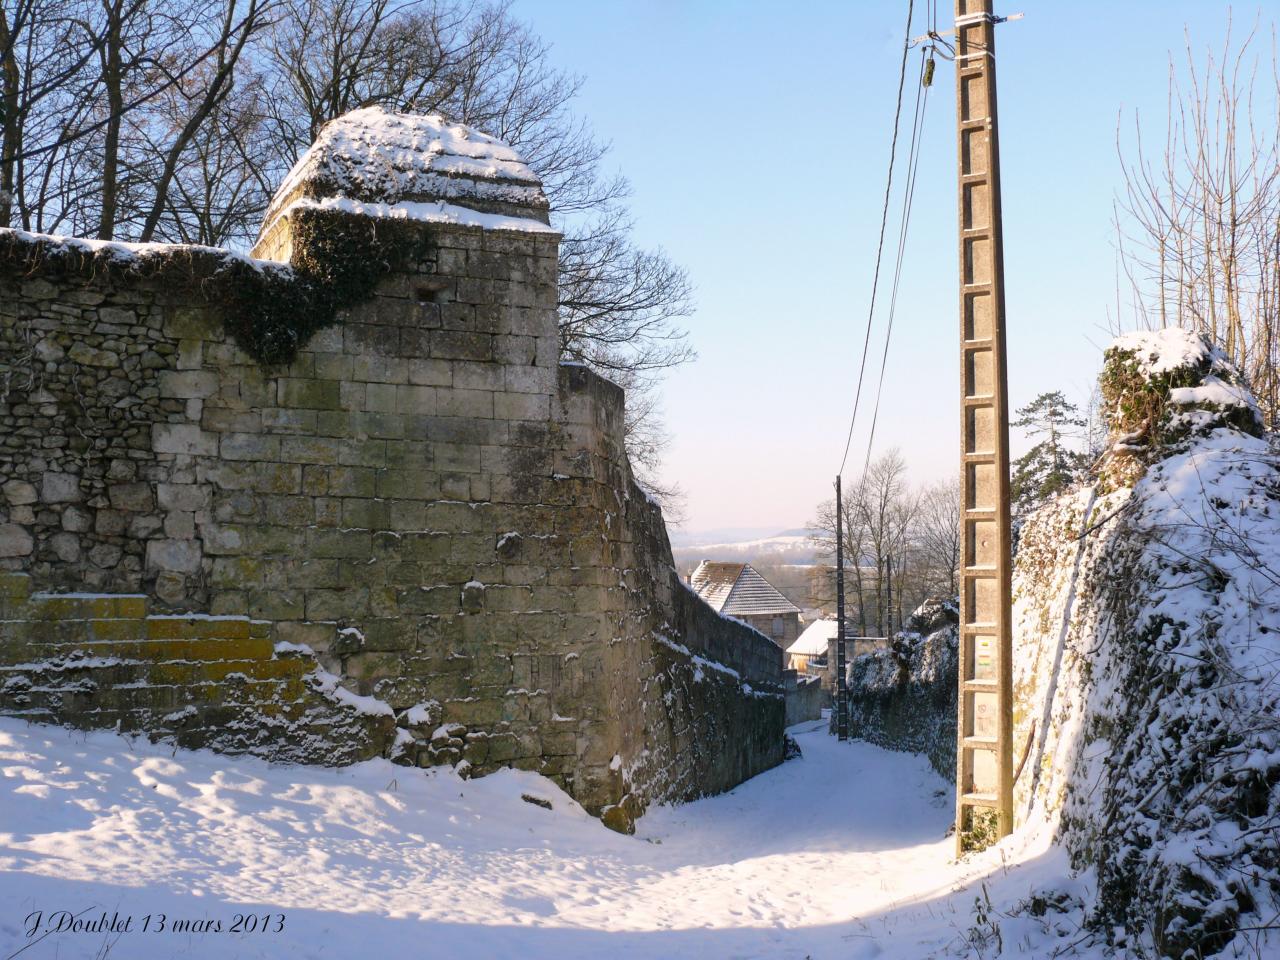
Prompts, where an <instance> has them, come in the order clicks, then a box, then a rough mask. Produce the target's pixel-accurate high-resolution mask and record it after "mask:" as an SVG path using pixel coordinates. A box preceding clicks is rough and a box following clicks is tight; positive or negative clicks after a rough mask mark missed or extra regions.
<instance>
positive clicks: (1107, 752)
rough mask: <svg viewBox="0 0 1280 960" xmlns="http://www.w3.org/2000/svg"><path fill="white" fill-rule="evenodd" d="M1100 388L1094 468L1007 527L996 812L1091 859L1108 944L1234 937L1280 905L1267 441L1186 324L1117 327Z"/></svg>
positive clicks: (1092, 914)
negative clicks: (1018, 771)
mask: <svg viewBox="0 0 1280 960" xmlns="http://www.w3.org/2000/svg"><path fill="white" fill-rule="evenodd" d="M1102 388H1103V399H1104V403H1105V404H1106V407H1107V413H1108V416H1109V419H1110V422H1111V427H1112V445H1111V448H1110V450H1109V452H1108V454H1107V456H1106V459H1105V461H1104V463H1103V464H1102V466H1101V469H1100V471H1099V477H1100V479H1099V480H1098V482H1097V484H1096V485H1094V486H1092V487H1090V488H1088V489H1085V490H1082V491H1080V492H1078V493H1076V494H1073V495H1069V496H1064V497H1062V498H1060V499H1059V500H1057V501H1056V502H1054V503H1052V504H1050V505H1049V506H1047V507H1045V508H1044V509H1042V510H1040V511H1039V512H1038V513H1036V514H1035V515H1034V516H1033V517H1031V518H1030V520H1029V521H1028V522H1027V524H1026V525H1025V526H1024V528H1023V530H1022V535H1021V543H1020V547H1019V551H1018V558H1017V576H1016V578H1015V582H1014V586H1015V606H1014V639H1015V657H1016V662H1015V677H1014V683H1015V716H1014V723H1015V743H1016V744H1018V745H1019V746H1022V745H1023V744H1026V745H1027V747H1028V750H1029V756H1028V760H1027V763H1026V766H1025V769H1024V770H1023V772H1022V775H1021V777H1020V778H1019V780H1018V782H1017V784H1016V787H1015V801H1016V817H1017V821H1018V823H1019V824H1020V825H1022V826H1024V827H1028V828H1030V829H1037V828H1038V827H1039V826H1040V825H1041V824H1043V823H1045V821H1046V820H1047V821H1048V824H1049V825H1050V826H1054V827H1056V829H1057V830H1058V834H1059V836H1060V838H1061V842H1062V843H1064V844H1065V846H1066V847H1067V849H1068V851H1069V852H1070V854H1071V857H1072V862H1073V865H1074V866H1075V867H1077V868H1079V869H1087V870H1091V871H1093V872H1094V874H1095V875H1096V881H1097V888H1098V896H1097V902H1096V904H1094V905H1093V906H1092V908H1091V909H1090V911H1089V916H1088V920H1089V922H1090V924H1091V925H1092V926H1093V927H1094V928H1095V929H1096V930H1098V931H1099V932H1100V935H1101V936H1103V937H1105V938H1106V939H1108V940H1110V941H1112V943H1113V944H1114V945H1115V946H1118V947H1123V948H1125V949H1126V950H1128V951H1130V953H1129V954H1127V955H1136V956H1154V955H1158V956H1167V957H1178V958H1181V957H1184V956H1195V957H1207V956H1214V955H1218V954H1219V953H1220V952H1222V951H1224V950H1229V951H1231V955H1233V956H1235V955H1239V956H1243V955H1254V948H1253V947H1251V946H1250V944H1251V943H1252V942H1253V940H1254V939H1255V938H1256V934H1257V932H1258V931H1259V929H1260V928H1261V927H1262V926H1265V925H1269V924H1274V923H1275V920H1274V918H1275V916H1276V914H1277V912H1278V911H1280V895H1278V894H1277V891H1280V844H1277V837H1280V721H1278V720H1277V718H1278V717H1280V579H1278V578H1277V574H1276V571H1278V570H1280V457H1278V456H1277V452H1276V450H1275V448H1274V446H1273V445H1272V444H1271V443H1269V442H1268V440H1267V439H1266V438H1264V437H1262V435H1261V429H1260V423H1259V418H1258V417H1257V415H1256V407H1255V406H1254V404H1253V401H1252V399H1251V398H1250V397H1249V395H1248V392H1247V390H1245V388H1244V387H1243V386H1242V385H1241V382H1240V378H1239V376H1238V374H1236V372H1235V371H1234V370H1233V369H1231V367H1230V366H1229V365H1228V364H1227V363H1226V361H1225V360H1224V358H1223V357H1222V356H1221V355H1220V354H1218V353H1217V352H1216V351H1215V350H1213V349H1212V348H1211V347H1210V346H1209V345H1208V344H1207V343H1206V342H1204V341H1203V340H1201V339H1200V338H1199V337H1196V336H1192V335H1188V334H1186V333H1183V332H1182V331H1179V330H1166V331H1161V332H1159V333H1152V334H1146V333H1140V334H1131V335H1128V336H1127V337H1124V338H1121V339H1120V340H1118V341H1117V342H1116V343H1115V345H1113V347H1112V348H1111V349H1110V350H1109V351H1108V353H1107V361H1106V366H1105V368H1104V371H1103V376H1102ZM1251 931H1252V932H1251ZM1237 951H1238V952H1237ZM1256 955H1259V956H1261V955H1262V954H1261V953H1260V952H1259V953H1257V954H1256Z"/></svg>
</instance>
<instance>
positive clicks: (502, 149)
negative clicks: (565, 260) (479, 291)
mask: <svg viewBox="0 0 1280 960" xmlns="http://www.w3.org/2000/svg"><path fill="white" fill-rule="evenodd" d="M303 208H312V209H316V208H319V209H328V210H342V211H345V212H348V213H363V214H367V215H371V216H381V217H396V218H404V219H412V220H423V221H436V222H442V223H461V224H465V225H470V226H482V227H491V228H496V229H502V228H504V227H506V228H516V229H529V228H530V226H532V225H531V224H529V223H528V221H536V222H537V223H540V224H543V225H544V226H545V225H546V224H547V223H548V210H549V204H548V203H547V198H546V195H545V194H544V193H543V192H542V183H541V181H539V180H538V178H537V177H536V176H535V175H534V173H533V171H531V170H530V169H529V167H528V166H527V165H526V164H525V163H524V162H523V161H522V160H521V159H520V157H519V156H518V155H517V154H516V152H515V151H514V150H513V149H512V148H511V147H509V146H507V145H506V144H505V143H503V142H502V141H501V140H498V139H495V138H494V137H491V136H488V135H487V134H484V133H481V132H480V131H478V130H475V129H473V128H472V127H468V126H465V125H463V124H460V123H450V122H449V121H447V120H445V119H444V118H443V117H441V116H440V115H439V114H425V115H423V114H408V113H392V112H390V111H387V110H385V109H383V108H382V107H366V108H364V109H361V110H353V111H352V112H350V113H347V114H344V115H343V116H341V117H338V118H337V119H336V120H331V121H329V122H328V123H327V124H325V126H324V127H323V128H322V129H321V131H320V135H319V136H318V137H317V138H316V141H315V143H313V144H312V145H311V147H310V148H309V149H308V150H307V151H306V153H304V154H303V155H302V156H301V157H300V158H299V159H298V162H297V163H295V164H294V165H293V169H292V170H290V171H289V173H288V175H286V176H285V178H284V181H283V182H282V183H281V184H280V188H279V189H278V190H277V191H276V193H275V196H274V197H272V199H271V204H270V205H269V206H268V207H267V213H266V216H265V217H264V218H263V221H262V224H263V225H262V229H261V231H259V234H258V242H257V244H256V245H255V246H254V248H253V256H255V257H261V258H265V259H271V260H288V259H289V257H290V254H291V253H292V246H293V245H292V231H291V229H290V216H291V214H292V213H293V212H295V211H297V210H299V209H303ZM535 229H536V228H535ZM546 229H547V230H549V229H550V228H549V227H548V228H546Z"/></svg>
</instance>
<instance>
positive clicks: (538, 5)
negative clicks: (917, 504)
mask: <svg viewBox="0 0 1280 960" xmlns="http://www.w3.org/2000/svg"><path fill="white" fill-rule="evenodd" d="M1010 2H1011V3H1012V6H1009V7H1008V8H1007V9H1006V8H1005V7H1004V6H1003V5H1002V6H1001V7H1000V8H998V11H997V12H999V13H1006V14H1007V13H1015V12H1023V13H1025V14H1026V17H1025V19H1023V20H1021V21H1017V22H1012V23H1008V24H1005V25H1002V26H1001V27H999V28H998V29H999V34H998V40H997V52H998V64H999V68H998V70H999V73H998V77H999V97H1000V124H1001V160H1002V165H1003V175H1004V185H1003V186H1004V194H1003V196H1004V207H1005V266H1006V288H1007V293H1006V299H1007V312H1008V328H1009V354H1010V357H1009V363H1010V377H1009V381H1010V392H1011V401H1012V403H1013V405H1014V406H1015V407H1016V406H1019V405H1022V404H1025V403H1026V402H1028V401H1029V400H1031V399H1032V398H1033V397H1034V396H1035V395H1036V394H1037V393H1039V392H1041V391H1043V390H1052V389H1061V390H1063V391H1064V392H1065V393H1067V395H1068V396H1070V397H1072V398H1074V399H1076V400H1077V401H1078V402H1080V403H1081V404H1083V402H1084V400H1085V398H1086V397H1087V395H1088V392H1089V389H1090V386H1091V384H1092V382H1093V379H1094V377H1095V375H1096V372H1097V369H1098V366H1099V363H1100V359H1101V348H1102V347H1103V346H1104V345H1105V344H1106V342H1107V341H1108V339H1109V332H1108V331H1109V323H1110V322H1111V318H1112V317H1113V316H1114V314H1115V312H1116V311H1115V303H1116V273H1115V244H1114V230H1113V227H1112V203H1113V200H1114V197H1115V194H1116V191H1117V189H1118V188H1119V187H1120V186H1121V167H1120V161H1119V159H1118V158H1117V153H1116V131H1117V121H1118V120H1121V121H1122V122H1123V123H1125V124H1127V125H1128V126H1129V127H1131V126H1132V122H1133V117H1134V113H1135V111H1136V112H1138V113H1139V114H1140V115H1141V116H1142V118H1143V119H1144V122H1145V123H1147V124H1149V125H1150V127H1151V129H1152V131H1153V132H1155V133H1156V136H1157V138H1158V137H1160V136H1162V134H1161V133H1160V132H1159V131H1162V129H1163V117H1164V112H1165V103H1166V94H1167V80H1168V66H1169V58H1170V53H1171V52H1172V53H1173V54H1174V56H1175V57H1176V58H1178V61H1179V63H1182V62H1183V60H1184V56H1183V50H1184V42H1185V37H1184V31H1186V33H1187V34H1189V35H1190V37H1191V39H1192V42H1193V43H1194V44H1195V45H1196V46H1197V48H1198V49H1200V50H1202V51H1203V50H1204V49H1206V48H1207V47H1208V46H1210V45H1212V46H1213V47H1215V48H1217V47H1220V45H1221V42H1222V40H1223V38H1224V36H1225V33H1226V23H1227V15H1228V10H1229V7H1228V6H1227V5H1226V4H1221V3H1216V2H1210V0H1197V2H1187V0H1183V2H1158V3H1157V2H1125V3H1116V2H1114V0H1113V2H1075V3H1063V2H1048V0H1022V2H1018V0H1010ZM926 6H927V4H926V3H924V2H917V3H916V7H917V11H916V15H917V24H919V29H916V30H913V33H918V32H922V31H923V29H924V20H923V11H924V9H925V7H926ZM939 7H940V14H939V16H940V17H943V16H944V13H943V11H944V10H945V9H949V6H948V5H947V4H946V2H945V0H943V2H942V3H940V4H939ZM1277 9H1278V8H1277V7H1276V6H1272V5H1270V4H1268V5H1267V6H1266V7H1264V8H1263V9H1262V10H1261V11H1260V10H1259V9H1258V8H1257V7H1254V6H1237V7H1236V8H1235V13H1234V16H1235V21H1236V28H1235V29H1236V32H1237V33H1242V32H1243V31H1244V30H1245V29H1247V28H1248V27H1249V26H1251V25H1252V24H1253V22H1254V21H1255V19H1256V18H1258V17H1259V16H1261V18H1262V20H1263V26H1264V32H1266V34H1267V35H1266V36H1264V37H1263V38H1262V42H1263V49H1264V52H1266V53H1269V48H1270V42H1271V41H1270V35H1269V30H1270V21H1271V20H1272V19H1274V17H1275V13H1276V12H1277ZM514 11H515V13H516V14H517V15H518V16H520V17H521V18H523V19H524V20H526V21H527V22H529V23H530V24H531V25H532V26H533V27H534V29H535V30H536V31H537V32H538V33H539V34H540V35H541V36H543V37H544V38H545V39H546V40H548V41H550V42H551V43H552V44H553V47H554V49H553V53H552V58H553V60H554V62H555V64H556V65H557V66H559V67H561V68H563V69H566V70H569V71H573V72H576V73H578V74H581V75H582V76H584V77H585V81H586V82H585V84H584V87H583V90H582V94H581V96H580V98H579V109H580V111H581V113H582V114H583V115H584V116H586V117H587V118H589V119H590V121H591V123H592V124H593V126H594V127H595V129H596V131H597V132H598V134H599V135H600V137H601V138H603V139H605V140H607V141H610V142H611V143H612V145H613V151H612V162H613V164H615V165H616V166H617V168H618V169H619V170H621V171H622V172H623V173H625V174H626V176H627V177H628V178H629V179H630V180H631V182H632V185H633V188H634V196H633V199H632V209H633V212H634V213H635V215H636V218H637V220H638V238H639V240H640V242H641V243H642V244H644V245H646V246H661V247H663V248H664V249H665V250H666V251H667V252H668V253H669V254H670V255H671V256H672V257H673V258H674V259H675V260H676V261H678V262H679V263H681V264H683V265H684V266H685V267H687V268H688V270H689V272H690V275H691V278H692V280H693V283H694V285H695V287H696V296H697V302H698V312H697V313H696V314H695V315H694V316H693V317H692V318H691V319H690V320H689V322H688V328H689V330H690V334H691V341H692V343H693V346H694V347H695V348H696V349H697V351H698V353H699V358H698V360H697V361H695V362H694V363H692V364H690V365H688V366H687V367H684V368H682V369H680V370H678V371H676V372H675V373H674V374H672V375H671V377H670V378H669V379H668V381H667V383H666V386H665V391H664V397H665V407H666V414H667V420H668V423H669V426H670V430H671V433H672V444H671V448H670V450H669V452H668V456H667V469H666V474H667V480H668V481H674V482H675V483H677V484H679V485H680V486H681V487H682V488H683V489H684V491H685V493H686V495H687V508H686V512H687V521H686V523H685V527H686V529H688V530H698V529H708V528H723V527H763V528H777V529H779V530H780V529H783V528H786V527H794V526H799V525H803V524H804V523H805V522H806V521H807V520H808V519H809V518H810V517H812V516H813V514H814V509H815V506H816V504H817V503H818V502H819V501H821V500H823V499H826V498H828V497H829V496H830V495H831V494H830V492H831V483H832V479H833V477H834V475H835V472H836V470H837V467H838V466H839V461H840V454H841V451H842V449H843V445H844V436H845V432H846V430H847V426H848V418H849V414H850V412H851V408H852V400H853V392H854V386H855V380H856V375H857V363H858V359H859V356H860V354H861V344H862V337H863V332H864V324H865V321H866V310H867V301H868V296H869V292H870V282H871V272H872V261H873V257H874V252H875V242H876V234H877V231H878V228H879V216H880V204H881V202H882V198H883V192H884V175H885V167H886V164H887V158H888V142H889V131H890V127H891V122H892V113H893V99H894V93H895V91H896V86H897V75H898V63H899V58H900V55H901V46H900V38H901V36H902V30H903V24H904V20H905V14H906V3H905V2H897V0H895V2H888V0H876V2H874V3H873V2H866V0H860V2H850V0H845V2H823V0H806V2H804V3H787V4H783V3H779V2H774V3H763V2H746V0H734V2H727V0H723V2H710V0H703V2H675V0H609V2H599V0H595V2H587V0H517V2H516V4H515V7H514ZM915 68H916V64H915V61H914V60H913V61H912V66H911V67H910V68H909V76H908V89H907V92H906V94H905V96H906V97H907V98H908V107H909V105H910V103H911V98H912V97H913V96H914V92H913V88H912V86H911V84H912V77H911V74H912V73H913V72H914V70H915ZM954 112H955V105H954V87H953V85H952V68H951V65H950V64H945V63H939V69H938V71H937V79H936V81H935V84H934V87H933V89H932V91H931V93H930V101H929V107H928V114H927V116H926V120H925V128H924V152H923V157H922V161H921V165H920V173H919V180H918V183H917V188H916V197H915V208H914V210H915V212H914V214H913V219H912V233H911V236H910V238H909V241H908V248H907V256H906V261H905V265H904V270H903V279H902V292H901V294H900V299H899V304H898V311H897V319H896V321H895V325H894V332H893V339H892V343H891V346H890V351H889V359H888V366H887V372H886V375H885V385H884V394H883V399H882V401H881V414H880V420H879V425H878V427H877V429H876V440H875V449H874V453H873V455H875V454H878V453H880V452H882V451H883V450H885V449H887V448H888V447H890V446H896V447H898V448H899V449H900V450H901V452H902V454H903V455H904V457H905V458H906V460H907V462H908V465H909V467H910V470H911V474H912V476H913V477H914V478H915V479H916V480H917V481H920V482H928V481H933V480H938V479H943V478H946V477H949V476H953V475H954V474H955V472H956V466H955V461H956V459H957V452H958V435H957V431H958V417H959V412H958V409H959V408H958V401H957V391H958V345H957V337H958V333H957V328H958V320H957V317H956V282H957V281H956V272H957V266H956V240H955V229H956V200H955V143H954V136H955V134H954V129H955V128H954V124H955V120H954ZM890 230H891V231H892V230H893V221H892V220H891V225H890ZM890 262H891V261H890ZM882 289H884V288H883V287H882ZM885 303H886V304H887V298H886V300H885ZM883 332H884V326H883V314H881V315H880V316H878V317H877V320H876V325H875V328H874V330H873V333H872V343H873V348H872V352H873V355H874V357H875V358H876V359H875V361H874V364H873V366H874V367H875V369H873V370H872V371H871V374H869V376H871V375H873V374H874V373H876V372H878V358H879V353H880V349H881V348H882V344H883ZM872 383H873V384H874V379H872ZM860 420H863V418H862V417H860ZM868 421H869V418H867V419H865V420H863V423H862V424H861V425H860V426H859V428H858V430H857V432H856V433H855V436H854V441H853V453H851V455H850V458H849V459H850V465H849V467H847V468H846V476H852V475H856V474H857V473H858V472H859V471H860V468H861V463H862V462H863V459H864V458H865V456H866V450H867V433H866V424H867V422H868ZM1021 446H1022V445H1021V443H1020V441H1019V439H1018V438H1015V442H1014V452H1015V454H1016V453H1017V452H1019V451H1020V447H1021Z"/></svg>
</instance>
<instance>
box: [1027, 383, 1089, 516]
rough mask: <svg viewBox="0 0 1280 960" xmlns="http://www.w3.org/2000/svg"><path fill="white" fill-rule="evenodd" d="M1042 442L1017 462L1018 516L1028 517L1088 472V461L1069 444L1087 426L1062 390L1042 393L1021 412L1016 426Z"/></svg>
mask: <svg viewBox="0 0 1280 960" xmlns="http://www.w3.org/2000/svg"><path fill="white" fill-rule="evenodd" d="M1012 425H1013V426H1015V427H1023V428H1025V429H1026V431H1027V433H1028V434H1029V435H1030V436H1031V437H1032V438H1040V439H1039V442H1038V443H1037V444H1036V445H1035V446H1033V447H1032V448H1031V449H1030V450H1028V451H1027V452H1026V453H1025V454H1024V455H1023V456H1021V457H1019V458H1018V459H1017V460H1015V461H1014V462H1013V477H1012V478H1011V490H1010V492H1011V495H1012V497H1013V508H1014V513H1015V514H1016V515H1017V516H1020V517H1021V516H1025V515H1026V514H1028V513H1030V512H1031V511H1032V510H1034V509H1036V508H1037V507H1038V506H1040V504H1042V503H1044V502H1045V501H1046V500H1047V499H1049V498H1050V497H1052V496H1055V495H1057V494H1059V493H1061V492H1062V491H1064V490H1066V489H1068V488H1069V487H1070V486H1071V485H1072V484H1074V483H1075V482H1076V481H1077V480H1078V479H1079V477H1080V475H1081V473H1082V472H1083V471H1084V468H1085V466H1086V458H1085V455H1084V454H1083V453H1080V452H1078V451H1076V450H1073V449H1071V448H1070V447H1068V446H1067V445H1066V441H1067V440H1068V439H1069V438H1070V437H1071V435H1072V433H1073V431H1074V430H1078V429H1079V428H1081V427H1084V426H1085V421H1084V420H1083V419H1082V418H1081V417H1080V416H1079V411H1078V410H1077V409H1076V406H1075V404H1073V403H1070V402H1068V401H1067V398H1066V397H1064V396H1063V395H1062V392H1061V391H1059V390H1054V391H1052V392H1049V393H1042V394H1040V396H1038V397H1036V398H1035V399H1034V400H1032V401H1031V402H1030V403H1029V404H1027V405H1026V406H1025V407H1023V408H1021V409H1020V410H1019V411H1018V419H1017V420H1015V421H1014V422H1013V424H1012Z"/></svg>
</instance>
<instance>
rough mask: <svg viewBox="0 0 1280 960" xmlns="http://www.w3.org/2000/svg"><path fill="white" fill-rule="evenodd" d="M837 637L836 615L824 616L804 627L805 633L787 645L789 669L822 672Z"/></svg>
mask: <svg viewBox="0 0 1280 960" xmlns="http://www.w3.org/2000/svg"><path fill="white" fill-rule="evenodd" d="M835 639H836V619H835V617H823V618H822V619H821V620H815V621H813V623H811V624H809V625H808V626H807V627H805V628H804V633H802V634H800V636H799V637H797V638H796V640H795V642H794V643H792V644H791V646H789V647H787V669H788V670H795V671H797V672H799V673H807V674H815V673H816V674H822V673H824V672H825V671H826V669H827V660H828V653H829V650H830V647H831V644H832V643H834V642H835Z"/></svg>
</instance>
